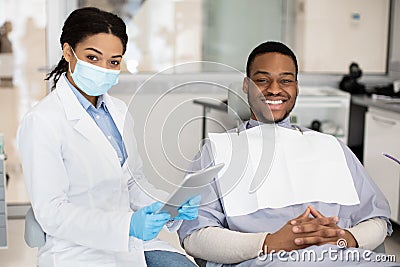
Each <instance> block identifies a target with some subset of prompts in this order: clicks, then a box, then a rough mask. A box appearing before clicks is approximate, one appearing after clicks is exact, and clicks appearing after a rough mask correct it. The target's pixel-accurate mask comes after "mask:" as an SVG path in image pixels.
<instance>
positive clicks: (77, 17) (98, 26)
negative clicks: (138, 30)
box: [45, 7, 128, 90]
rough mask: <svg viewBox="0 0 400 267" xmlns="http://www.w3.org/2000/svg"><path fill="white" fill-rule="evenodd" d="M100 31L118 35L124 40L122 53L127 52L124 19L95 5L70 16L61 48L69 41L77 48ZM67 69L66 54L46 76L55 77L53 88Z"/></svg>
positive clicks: (63, 34) (62, 36)
mask: <svg viewBox="0 0 400 267" xmlns="http://www.w3.org/2000/svg"><path fill="white" fill-rule="evenodd" d="M98 33H111V34H113V35H115V36H116V37H118V38H119V39H120V40H121V42H122V46H123V52H122V53H123V54H124V53H125V51H126V44H127V43H128V35H127V34H126V25H125V23H124V21H123V20H122V19H121V18H120V17H118V16H117V15H115V14H112V13H109V12H106V11H103V10H100V9H98V8H95V7H84V8H80V9H76V10H74V11H73V12H72V13H71V14H70V15H69V16H68V18H67V19H66V20H65V23H64V26H63V28H62V33H61V37H60V43H61V49H62V46H63V44H64V43H68V44H69V45H70V46H71V47H72V48H73V49H75V47H76V45H77V44H78V43H79V42H81V41H83V40H84V39H85V38H87V37H89V36H92V35H95V34H98ZM66 71H68V62H67V61H66V60H65V58H64V56H61V59H60V61H59V62H58V64H57V66H56V67H55V68H54V69H53V70H52V71H51V72H50V73H48V74H47V76H46V78H45V80H50V79H51V77H53V86H52V88H51V89H52V90H53V89H55V87H56V83H57V81H58V79H60V76H61V74H62V73H64V72H66Z"/></svg>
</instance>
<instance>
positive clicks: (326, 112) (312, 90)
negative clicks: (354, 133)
mask: <svg viewBox="0 0 400 267" xmlns="http://www.w3.org/2000/svg"><path fill="white" fill-rule="evenodd" d="M350 99H351V96H350V94H349V93H347V92H343V91H341V90H339V89H337V88H333V87H323V86H321V87H319V86H310V87H306V86H299V95H298V97H297V101H296V105H295V107H294V109H293V111H292V112H291V122H292V123H293V124H297V125H300V126H304V127H307V128H312V127H311V126H312V124H314V125H315V124H317V125H318V126H319V128H320V129H319V131H320V132H323V133H327V134H331V135H334V136H336V137H337V138H338V139H340V140H341V141H343V142H344V143H345V144H347V141H348V131H349V113H350Z"/></svg>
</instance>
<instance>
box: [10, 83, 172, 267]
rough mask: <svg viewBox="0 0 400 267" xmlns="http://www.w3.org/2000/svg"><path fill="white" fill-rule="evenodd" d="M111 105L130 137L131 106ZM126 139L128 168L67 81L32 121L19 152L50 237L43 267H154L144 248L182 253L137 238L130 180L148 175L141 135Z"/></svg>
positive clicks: (136, 198) (139, 197)
mask: <svg viewBox="0 0 400 267" xmlns="http://www.w3.org/2000/svg"><path fill="white" fill-rule="evenodd" d="M104 101H105V102H106V105H107V108H108V110H109V112H110V114H111V115H112V117H113V119H114V122H115V124H116V125H117V127H118V130H119V131H120V133H121V135H122V133H123V132H124V131H123V129H124V124H125V115H126V114H127V108H126V105H125V103H123V102H122V101H121V100H118V99H115V98H113V97H111V96H109V95H108V94H105V95H104ZM128 121H129V120H128ZM129 122H130V123H132V125H129V127H131V128H132V127H133V122H132V121H129ZM126 136H127V137H128V138H127V140H126V142H125V146H126V149H127V153H128V159H127V161H126V162H125V164H124V166H123V167H121V166H120V163H119V160H118V157H117V154H116V152H115V150H114V148H113V147H112V146H111V144H110V143H109V141H108V140H107V139H106V137H105V136H104V134H103V132H102V131H101V129H100V128H99V127H98V126H97V125H96V123H95V122H94V121H93V119H92V118H91V117H90V116H89V114H88V113H87V112H86V111H85V110H84V108H83V107H82V106H81V104H80V103H79V101H78V100H77V98H76V96H75V95H74V93H73V92H72V90H71V89H70V88H69V85H68V84H67V82H66V81H65V78H64V76H61V78H60V80H59V81H58V83H57V88H56V90H54V91H53V92H51V93H50V94H49V95H48V96H46V97H45V98H44V99H43V100H42V101H41V102H40V103H39V104H37V105H36V106H35V107H34V108H33V109H32V110H31V111H30V112H29V113H28V114H27V115H26V116H25V117H24V119H23V121H22V122H21V125H20V128H19V131H18V136H17V140H18V149H19V153H20V157H21V161H22V166H23V171H24V176H25V180H26V185H27V189H28V192H29V194H30V198H31V203H32V208H33V210H34V213H35V217H36V219H37V220H38V222H39V224H40V225H41V226H42V228H43V230H44V231H45V232H46V233H47V239H46V244H45V245H44V246H43V247H41V248H40V249H39V255H38V264H39V266H40V267H47V266H57V267H60V266H62V267H64V266H65V267H71V266H73V267H80V266H97V267H98V266H107V267H108V266H110V267H111V266H118V267H120V266H129V267H132V266H146V263H145V259H144V249H146V250H156V249H160V250H171V251H176V250H175V249H173V248H172V247H171V246H169V245H168V244H166V243H164V242H162V241H159V240H154V241H148V242H143V241H142V240H140V239H137V238H134V237H129V227H130V218H131V215H132V213H133V211H132V210H131V208H130V196H129V191H128V180H129V179H131V177H132V176H131V175H130V174H132V175H133V176H135V178H136V179H138V178H141V177H142V176H143V175H142V171H141V165H142V164H141V160H140V157H139V155H138V151H137V146H136V140H135V138H134V135H133V132H131V134H127V135H126ZM127 162H130V164H129V170H128V166H127V165H128V164H127ZM130 189H131V201H133V203H132V204H134V206H135V207H137V208H140V207H142V206H144V205H148V204H150V203H152V202H154V200H152V199H150V198H149V197H148V196H147V195H146V194H145V193H142V192H141V190H139V189H138V188H137V186H136V184H134V183H132V181H130ZM146 247H147V248H146Z"/></svg>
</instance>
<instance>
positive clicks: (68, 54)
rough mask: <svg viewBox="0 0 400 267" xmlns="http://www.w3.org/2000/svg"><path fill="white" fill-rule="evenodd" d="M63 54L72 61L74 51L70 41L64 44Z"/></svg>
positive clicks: (68, 60) (67, 59)
mask: <svg viewBox="0 0 400 267" xmlns="http://www.w3.org/2000/svg"><path fill="white" fill-rule="evenodd" d="M63 56H64V58H65V60H66V61H67V62H70V61H71V57H72V56H73V55H72V51H71V46H70V45H69V44H68V43H64V44H63Z"/></svg>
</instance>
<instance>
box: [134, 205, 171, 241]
mask: <svg viewBox="0 0 400 267" xmlns="http://www.w3.org/2000/svg"><path fill="white" fill-rule="evenodd" d="M162 205H163V204H162V203H160V202H155V203H153V204H151V205H149V206H146V207H143V208H141V209H140V210H138V211H136V212H135V213H133V214H132V217H131V225H130V229H129V235H130V236H134V237H136V238H139V239H141V240H143V241H148V240H151V239H154V238H156V237H157V235H158V233H159V232H160V231H161V229H162V228H163V226H164V225H165V224H166V223H167V222H168V220H169V219H170V218H171V215H169V213H167V212H160V213H156V214H154V212H156V211H158V210H159V209H160V208H161V207H162Z"/></svg>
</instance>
